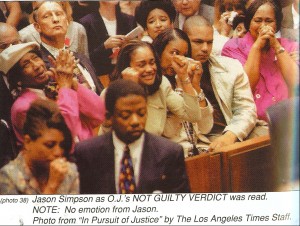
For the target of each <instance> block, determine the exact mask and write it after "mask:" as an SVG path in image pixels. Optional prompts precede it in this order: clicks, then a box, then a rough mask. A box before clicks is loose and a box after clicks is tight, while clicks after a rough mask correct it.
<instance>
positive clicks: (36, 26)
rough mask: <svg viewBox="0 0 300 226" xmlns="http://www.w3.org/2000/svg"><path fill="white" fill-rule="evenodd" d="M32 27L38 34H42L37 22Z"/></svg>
mask: <svg viewBox="0 0 300 226" xmlns="http://www.w3.org/2000/svg"><path fill="white" fill-rule="evenodd" d="M33 26H34V28H35V30H37V32H38V33H41V32H42V30H41V26H40V25H39V24H38V23H37V22H34V23H33Z"/></svg>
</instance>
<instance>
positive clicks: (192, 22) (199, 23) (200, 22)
mask: <svg viewBox="0 0 300 226" xmlns="http://www.w3.org/2000/svg"><path fill="white" fill-rule="evenodd" d="M204 26H207V27H211V28H212V25H211V24H210V23H209V21H208V20H207V19H205V18H204V17H203V16H198V15H196V16H191V17H189V18H188V19H187V20H186V21H185V22H184V24H183V28H182V30H183V31H184V32H185V33H187V34H188V33H189V32H190V31H191V30H193V28H194V27H204Z"/></svg>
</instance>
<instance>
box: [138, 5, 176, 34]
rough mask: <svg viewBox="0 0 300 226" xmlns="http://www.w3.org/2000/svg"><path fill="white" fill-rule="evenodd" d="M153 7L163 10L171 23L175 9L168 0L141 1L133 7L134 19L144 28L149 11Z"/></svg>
mask: <svg viewBox="0 0 300 226" xmlns="http://www.w3.org/2000/svg"><path fill="white" fill-rule="evenodd" d="M154 9H161V10H163V11H165V12H166V13H167V14H168V16H169V18H170V20H171V22H172V23H173V22H174V20H175V17H176V10H175V7H174V5H173V4H172V2H171V1H170V0H148V1H142V2H141V4H140V5H139V6H138V7H137V8H136V9H135V20H136V21H137V22H138V23H139V24H140V25H141V26H142V27H143V28H144V29H146V28H147V18H148V15H149V13H150V12H151V11H152V10H154Z"/></svg>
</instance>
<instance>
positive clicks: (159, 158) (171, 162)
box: [75, 132, 190, 194]
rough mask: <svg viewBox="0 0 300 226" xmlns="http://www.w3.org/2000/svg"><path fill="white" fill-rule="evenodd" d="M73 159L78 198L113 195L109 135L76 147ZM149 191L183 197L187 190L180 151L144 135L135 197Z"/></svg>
mask: <svg viewBox="0 0 300 226" xmlns="http://www.w3.org/2000/svg"><path fill="white" fill-rule="evenodd" d="M75 158H76V161H77V166H78V170H79V175H80V193H81V194H116V186H115V170H114V168H115V162H114V161H115V160H114V145H113V140H112V132H109V133H106V134H104V135H102V136H99V137H95V138H92V139H90V140H85V141H82V142H79V143H77V144H76V146H75ZM135 176H136V175H135ZM153 191H161V192H163V193H185V192H190V188H189V182H188V177H187V174H186V171H185V162H184V157H183V149H182V147H181V146H180V145H178V144H176V143H173V142H171V141H169V140H167V139H166V138H163V137H159V136H156V135H152V134H150V133H147V132H146V133H145V143H144V148H143V153H142V159H141V168H140V177H139V184H138V186H137V192H136V193H153Z"/></svg>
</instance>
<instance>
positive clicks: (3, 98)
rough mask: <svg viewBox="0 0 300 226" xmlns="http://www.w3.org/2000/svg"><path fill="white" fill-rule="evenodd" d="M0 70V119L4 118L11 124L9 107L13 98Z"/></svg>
mask: <svg viewBox="0 0 300 226" xmlns="http://www.w3.org/2000/svg"><path fill="white" fill-rule="evenodd" d="M1 73H2V72H0V119H4V120H5V121H6V122H8V123H9V124H11V118H10V109H11V106H12V104H13V98H12V95H11V94H10V91H9V89H8V87H7V85H6V83H5V81H4V78H3V75H2V74H1Z"/></svg>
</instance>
